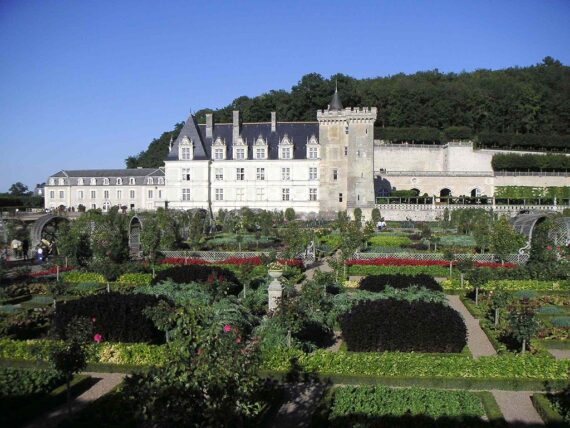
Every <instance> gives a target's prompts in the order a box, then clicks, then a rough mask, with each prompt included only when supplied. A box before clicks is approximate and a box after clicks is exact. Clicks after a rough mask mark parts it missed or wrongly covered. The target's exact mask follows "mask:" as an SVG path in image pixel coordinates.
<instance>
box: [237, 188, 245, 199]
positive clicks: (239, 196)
mask: <svg viewBox="0 0 570 428" xmlns="http://www.w3.org/2000/svg"><path fill="white" fill-rule="evenodd" d="M244 198H245V189H243V188H237V189H236V201H243V200H244Z"/></svg>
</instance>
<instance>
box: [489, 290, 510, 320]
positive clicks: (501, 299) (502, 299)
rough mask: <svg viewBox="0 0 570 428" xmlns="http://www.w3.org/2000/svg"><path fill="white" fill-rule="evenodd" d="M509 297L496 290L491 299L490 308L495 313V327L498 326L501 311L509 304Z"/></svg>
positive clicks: (507, 294)
mask: <svg viewBox="0 0 570 428" xmlns="http://www.w3.org/2000/svg"><path fill="white" fill-rule="evenodd" d="M509 300H510V295H509V293H506V292H505V291H503V290H496V291H495V292H494V293H493V295H492V297H491V308H492V309H493V310H494V311H495V327H497V326H498V325H499V314H500V311H501V309H503V308H504V307H506V306H507V303H509Z"/></svg>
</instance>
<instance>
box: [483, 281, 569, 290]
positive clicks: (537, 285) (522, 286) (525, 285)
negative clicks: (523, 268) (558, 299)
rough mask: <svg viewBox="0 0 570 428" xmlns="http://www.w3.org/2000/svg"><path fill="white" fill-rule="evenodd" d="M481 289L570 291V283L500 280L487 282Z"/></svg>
mask: <svg viewBox="0 0 570 428" xmlns="http://www.w3.org/2000/svg"><path fill="white" fill-rule="evenodd" d="M481 288H482V289H483V290H503V291H519V290H536V291H551V290H554V291H557V290H570V281H538V280H532V279H527V280H524V279H498V280H491V281H487V282H485V283H484V284H483V285H482V286H481Z"/></svg>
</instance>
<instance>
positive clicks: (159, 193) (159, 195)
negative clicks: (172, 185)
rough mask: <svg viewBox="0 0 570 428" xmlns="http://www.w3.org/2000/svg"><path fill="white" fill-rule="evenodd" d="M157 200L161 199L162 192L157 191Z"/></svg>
mask: <svg viewBox="0 0 570 428" xmlns="http://www.w3.org/2000/svg"><path fill="white" fill-rule="evenodd" d="M158 199H162V190H159V191H158Z"/></svg>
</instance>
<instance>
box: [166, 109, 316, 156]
mask: <svg viewBox="0 0 570 428" xmlns="http://www.w3.org/2000/svg"><path fill="white" fill-rule="evenodd" d="M240 135H241V137H242V138H243V139H244V141H245V142H246V143H247V146H248V155H247V158H248V159H253V149H252V147H253V143H254V142H255V141H256V140H257V138H258V137H259V136H261V137H262V138H263V139H264V140H266V141H267V144H268V146H269V153H268V158H269V159H279V152H278V146H279V142H280V141H281V140H282V139H283V137H284V136H285V135H287V136H288V137H289V139H290V140H291V141H292V142H293V147H294V150H293V159H306V158H307V151H306V150H307V149H306V145H307V140H309V139H310V138H311V137H312V136H313V135H314V136H315V137H317V139H318V138H319V123H318V122H277V126H276V132H271V122H259V123H243V124H242V125H241V127H240ZM184 136H187V137H188V138H190V139H192V141H193V142H194V160H207V159H211V147H212V143H213V142H214V141H215V140H216V138H218V137H220V138H221V139H222V141H223V140H225V142H226V159H229V160H231V159H233V157H232V155H233V143H234V142H233V124H231V123H218V124H216V123H214V127H213V132H212V138H206V125H205V124H200V125H199V124H197V123H196V120H195V118H194V117H193V116H192V115H191V116H190V117H189V118H188V120H187V121H186V124H185V125H184V127H183V128H182V131H181V132H180V135H179V136H178V138H177V139H176V141H175V142H174V144H173V145H172V149H171V150H170V152H169V154H168V156H167V158H166V160H178V145H179V143H180V141H181V140H182V138H183V137H184Z"/></svg>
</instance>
